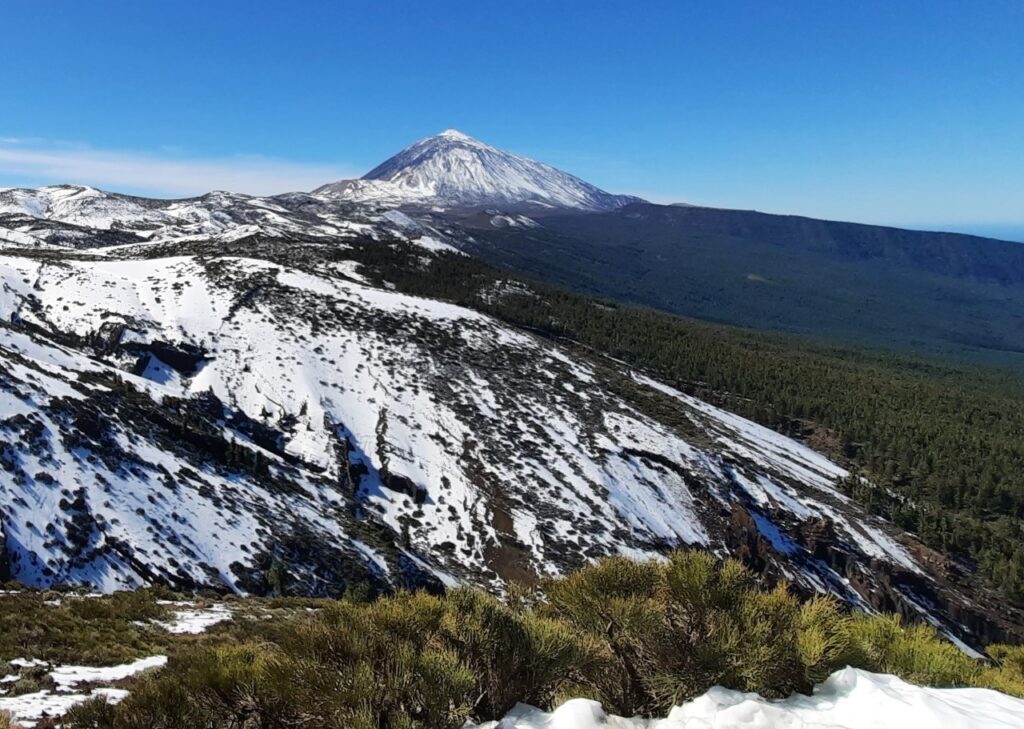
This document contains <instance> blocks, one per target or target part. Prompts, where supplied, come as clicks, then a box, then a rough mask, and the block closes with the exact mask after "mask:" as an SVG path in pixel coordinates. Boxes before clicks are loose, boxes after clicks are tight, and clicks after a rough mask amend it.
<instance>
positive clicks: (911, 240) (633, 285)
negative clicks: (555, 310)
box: [463, 205, 1024, 366]
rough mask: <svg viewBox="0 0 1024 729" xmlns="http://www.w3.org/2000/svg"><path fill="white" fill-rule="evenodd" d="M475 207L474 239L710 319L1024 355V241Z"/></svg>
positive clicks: (486, 249)
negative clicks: (516, 219)
mask: <svg viewBox="0 0 1024 729" xmlns="http://www.w3.org/2000/svg"><path fill="white" fill-rule="evenodd" d="M531 217H532V220H533V222H534V225H532V226H530V227H527V226H522V225H515V226H513V225H506V224H503V223H502V222H501V221H496V220H495V216H492V215H475V216H467V217H464V218H463V224H464V225H465V226H466V228H467V236H468V237H467V240H466V242H465V245H464V246H463V247H464V249H465V250H466V251H468V252H470V253H473V254H475V255H478V256H480V257H483V258H484V259H486V260H488V261H490V262H491V263H494V264H498V265H502V266H505V267H509V268H512V269H514V270H517V271H520V272H522V273H525V274H528V275H530V276H536V277H539V278H542V279H545V280H548V281H551V282H553V283H558V284H562V285H566V286H568V287H570V288H574V289H577V290H583V291H586V292H588V293H592V294H597V295H601V296H608V297H612V298H617V299H620V300H624V301H628V302H631V303H638V304H643V305H646V306H652V307H655V308H658V309H662V310H664V311H669V312H672V313H676V314H683V315H688V316H695V317H699V318H702V319H708V320H712V321H718V322H724V323H729V324H737V325H741V326H749V327H755V328H760V329H773V330H781V331H786V332H792V333H797V334H804V335H812V336H817V337H828V338H830V339H832V340H835V341H839V342H844V343H854V342H855V343H859V344H868V345H872V346H883V347H886V348H889V349H895V350H902V351H914V352H919V353H939V354H945V353H955V354H958V355H963V356H969V357H971V358H972V359H974V360H976V361H980V362H989V363H997V364H1001V365H1014V366H1024V359H1022V355H1021V353H1022V352H1024V246H1022V245H1020V244H1016V243H1008V242H1004V241H994V240H987V239H983V238H976V237H972V236H966V235H960V234H952V233H926V232H920V231H908V230H900V229H897V228H886V227H881V226H871V225H858V224H853V223H840V222H832V221H822V220H813V219H809V218H801V217H796V216H781V215H767V214H764V213H757V212H752V211H743V210H720V209H711V208H697V207H677V206H661V205H630V206H626V207H623V208H620V209H617V210H614V211H605V212H600V213H591V214H575V213H569V212H564V211H563V212H556V213H551V214H540V213H534V214H532V216H531Z"/></svg>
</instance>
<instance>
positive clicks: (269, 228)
mask: <svg viewBox="0 0 1024 729" xmlns="http://www.w3.org/2000/svg"><path fill="white" fill-rule="evenodd" d="M376 224H384V225H385V227H386V228H390V229H392V230H395V231H402V232H403V234H404V235H405V237H407V238H408V239H410V240H414V241H415V240H417V239H420V240H421V243H420V244H421V245H423V246H424V247H428V248H429V247H432V246H433V247H437V246H438V245H440V240H441V238H443V236H442V235H441V234H440V233H439V232H438V231H436V230H434V229H433V228H431V227H430V226H429V225H428V224H426V223H424V222H422V221H416V220H413V219H412V218H410V217H408V216H406V215H404V214H402V213H400V212H398V211H384V212H383V214H382V213H381V212H380V211H377V210H374V209H366V208H360V207H358V206H354V205H353V204H351V203H348V202H345V201H341V200H336V199H324V198H318V197H314V196H312V195H309V194H306V193H286V194H283V195H275V196H273V197H252V196H249V195H239V194H235V193H228V192H211V193H208V194H206V195H203V196H201V197H197V198H188V199H183V200H156V199H146V198H137V197H131V196H128V195H120V194H118V193H112V192H105V191H102V190H96V189H94V188H91V187H86V186H82V185H55V186H52V187H41V188H38V189H23V188H13V189H7V190H0V244H6V245H10V246H15V247H20V248H41V249H45V248H57V249H60V248H104V249H110V248H112V247H114V246H118V245H129V246H130V245H136V244H140V243H165V242H168V241H187V240H209V239H211V238H214V239H218V240H223V241H231V240H237V239H239V238H244V237H246V236H250V235H255V234H260V235H272V236H299V235H301V236H303V237H306V238H308V237H320V238H324V239H326V240H332V241H336V240H338V239H339V238H346V237H354V236H358V235H364V234H370V233H372V231H373V230H374V228H375V227H380V225H376ZM444 245H447V244H444Z"/></svg>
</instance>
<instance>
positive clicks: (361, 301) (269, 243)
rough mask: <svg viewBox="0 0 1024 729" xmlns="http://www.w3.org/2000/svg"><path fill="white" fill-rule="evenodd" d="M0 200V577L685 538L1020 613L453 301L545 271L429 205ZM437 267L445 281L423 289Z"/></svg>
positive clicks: (611, 377) (643, 379) (905, 605)
mask: <svg viewBox="0 0 1024 729" xmlns="http://www.w3.org/2000/svg"><path fill="white" fill-rule="evenodd" d="M0 195H2V197H0V206H2V207H0V228H2V229H3V230H5V231H6V233H5V235H6V240H7V241H13V242H9V243H8V244H6V250H5V251H4V252H3V254H2V257H0V322H2V323H0V401H2V406H0V413H2V416H0V431H2V434H3V435H2V439H0V441H2V443H3V445H2V446H0V466H2V469H0V523H2V530H0V541H2V542H3V549H2V550H0V553H2V555H3V559H0V575H2V576H9V577H13V578H15V579H18V580H20V581H22V582H25V583H26V584H29V585H35V586H40V587H43V586H48V585H52V584H57V583H67V582H70V583H85V584H89V585H92V586H94V587H95V588H97V589H101V590H112V589H117V588H123V587H132V586H137V585H141V584H148V583H167V584H171V585H174V586H176V587H179V588H188V589H191V588H198V587H213V588H216V589H227V590H237V591H245V592H251V593H266V592H268V591H269V590H270V589H271V588H270V583H269V582H268V580H269V579H270V574H271V572H272V571H273V570H277V571H278V573H279V574H280V572H281V571H282V570H283V572H284V573H285V574H287V575H288V584H289V589H290V590H291V591H293V592H296V593H308V594H337V593H339V592H341V591H343V590H344V589H346V587H348V586H351V585H353V584H358V583H367V584H370V585H373V586H375V588H376V589H387V588H393V587H397V586H411V585H434V586H440V585H443V584H452V583H455V582H468V583H471V584H477V585H481V586H484V587H487V588H490V589H495V590H498V589H501V588H502V586H503V585H504V584H506V583H507V582H508V581H513V580H526V581H531V580H535V579H537V578H538V577H539V576H543V575H550V574H560V573H564V572H566V571H567V570H570V569H573V568H575V567H578V566H580V565H582V564H584V563H585V562H587V561H588V560H591V559H593V558H595V557H598V556H601V555H609V554H626V555H633V556H650V557H653V556H659V555H662V554H664V553H665V552H666V551H667V550H670V549H673V548H677V547H683V546H693V547H701V548H705V549H709V550H711V551H713V552H714V553H716V554H719V555H726V554H733V555H737V556H740V557H742V558H743V559H744V560H745V561H747V562H748V563H749V564H752V565H753V566H756V567H757V569H758V570H759V571H760V572H761V573H762V574H763V575H764V576H765V579H769V580H773V579H782V578H785V579H787V580H790V581H792V582H793V584H794V585H795V586H796V588H797V589H799V590H801V591H804V592H805V593H814V592H819V591H824V592H830V593H833V594H835V595H838V596H839V597H841V598H842V599H843V600H845V601H847V602H849V603H850V604H854V605H860V606H863V607H865V608H867V609H874V608H884V609H895V610H899V611H901V612H903V613H904V614H906V615H907V616H909V617H912V618H914V619H918V620H924V621H927V622H930V623H933V624H935V625H938V626H939V627H940V628H941V629H942V630H943V631H944V632H945V633H946V634H948V635H950V636H951V637H954V638H957V639H964V640H966V641H968V642H970V643H980V642H982V641H983V640H986V639H988V638H991V637H1002V636H1005V635H1009V634H1013V632H1014V631H1016V630H1019V629H1020V627H1019V626H1021V625H1024V616H1020V615H1017V614H1016V613H1015V612H1014V610H1015V609H1014V608H1012V607H1010V606H1006V605H1003V604H1001V603H1000V601H999V600H998V598H996V597H994V596H993V595H991V594H989V593H988V592H987V591H986V590H985V589H984V588H983V587H981V586H980V585H978V584H976V583H975V582H974V580H973V578H971V577H970V575H969V574H968V573H967V572H966V571H964V570H960V569H952V570H951V569H950V568H949V567H948V565H947V563H945V562H944V561H942V560H941V559H938V558H937V556H936V555H934V553H932V552H931V551H930V550H928V549H927V548H925V547H924V546H923V545H921V544H920V543H919V542H918V541H917V540H916V539H915V538H914V537H913V536H911V535H909V534H905V533H902V532H900V531H899V530H898V529H896V528H894V527H893V526H892V525H891V524H888V523H886V522H885V521H883V520H881V519H879V518H877V517H874V516H871V515H869V514H867V513H866V512H865V511H864V510H863V509H861V508H860V507H859V506H858V505H857V504H856V503H854V502H853V501H852V500H851V499H850V498H849V497H848V496H846V495H844V494H843V493H842V492H840V491H839V490H837V488H836V482H837V481H839V480H841V479H844V478H848V477H849V474H848V473H847V471H846V470H845V469H844V468H843V467H842V466H841V465H839V464H837V463H834V462H832V461H830V460H828V459H827V458H825V457H823V456H822V455H820V454H818V453H816V452H814V451H812V450H810V449H809V448H808V447H806V446H805V445H802V444H800V443H798V442H796V441H794V440H791V439H789V438H786V437H783V436H781V435H780V434H778V433H776V432H773V431H771V430H768V429H765V428H763V427H760V426H757V425H755V424H753V423H751V422H749V421H747V420H744V419H743V418H740V417H737V416H735V415H733V414H731V413H729V412H726V411H724V410H721V409H719V408H717V407H715V406H713V405H711V404H709V403H707V402H705V401H702V400H700V399H698V398H696V397H694V396H692V395H688V394H684V393H683V392H681V391H679V390H677V389H676V388H674V387H672V386H670V385H669V384H666V383H664V382H661V381H659V380H658V379H656V378H654V377H652V376H651V375H649V374H648V373H645V372H642V371H639V370H636V369H633V368H630V367H628V366H626V365H624V364H623V363H621V362H619V361H617V360H614V359H610V358H607V357H605V356H603V355H601V354H600V353H599V352H591V351H587V350H585V349H582V348H579V347H574V346H572V345H571V343H559V342H557V341H555V340H552V339H549V338H546V337H541V336H538V335H537V334H535V333H532V332H530V331H529V330H526V329H521V328H517V327H515V326H513V325H511V324H509V323H507V322H505V321H502V320H499V319H496V318H493V317H492V316H489V315H487V314H484V313H481V312H482V310H485V309H487V308H488V307H489V306H492V305H493V304H494V302H497V301H512V300H514V301H521V302H524V303H529V302H535V304H536V305H540V306H545V305H546V304H545V303H544V302H545V300H544V298H543V297H544V296H545V295H544V294H543V293H542V292H540V291H537V290H534V289H532V288H531V287H530V286H529V285H528V284H525V283H523V282H519V281H516V280H512V279H509V278H507V277H506V276H504V275H502V274H500V273H498V272H497V271H494V270H493V269H488V268H486V267H482V266H481V265H480V264H474V263H473V262H472V260H471V259H469V258H467V257H466V256H464V255H459V254H457V247H458V246H465V244H466V235H465V233H464V232H461V229H459V228H458V226H456V225H455V224H454V223H452V222H450V221H449V222H448V223H446V222H445V221H444V220H442V219H437V218H436V217H434V216H433V215H424V216H419V217H418V218H416V217H411V216H410V215H407V214H405V213H401V212H397V211H394V210H391V211H387V210H385V211H381V210H380V209H379V208H378V206H377V205H375V204H374V205H358V204H354V203H352V202H351V201H345V200H339V199H337V198H336V197H335V196H333V195H330V194H316V195H307V194H290V195H280V196H272V197H267V198H254V197H249V196H244V195H232V194H227V193H211V194H210V195H206V196H203V197H200V198H195V199H191V200H180V201H160V200H145V199H141V198H133V197H130V196H122V195H116V194H112V193H105V192H102V191H98V190H94V189H92V188H85V187H76V186H61V187H55V188H43V189H40V190H34V191H32V190H13V191H12V190H8V191H5V192H3V193H0ZM508 219H509V220H512V221H513V222H515V221H516V220H517V218H515V217H513V216H508ZM522 220H527V219H525V218H522ZM467 266H468V267H469V269H466V267H467ZM474 266H475V267H474ZM465 270H469V271H472V273H470V274H468V275H469V279H468V280H469V281H471V282H474V283H472V284H471V285H472V287H473V290H474V293H473V296H472V298H471V300H469V301H466V302H464V305H455V304H453V303H449V302H446V301H444V299H445V298H446V294H445V291H446V288H445V287H446V285H447V284H446V282H452V281H459V285H460V286H466V285H467V283H466V282H467V274H466V273H465ZM531 305H533V304H531ZM1015 626H1017V627H1015Z"/></svg>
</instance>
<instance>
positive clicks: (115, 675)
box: [0, 656, 167, 729]
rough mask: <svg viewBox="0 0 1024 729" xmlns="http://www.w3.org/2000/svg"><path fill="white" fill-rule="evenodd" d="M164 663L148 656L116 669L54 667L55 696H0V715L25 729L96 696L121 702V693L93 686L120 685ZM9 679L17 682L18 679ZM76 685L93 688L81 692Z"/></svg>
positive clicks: (24, 663)
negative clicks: (118, 682) (5, 715)
mask: <svg viewBox="0 0 1024 729" xmlns="http://www.w3.org/2000/svg"><path fill="white" fill-rule="evenodd" d="M10 663H11V664H12V665H15V666H17V667H19V668H33V667H36V666H48V665H49V664H47V663H46V662H45V661H35V660H32V661H29V660H24V659H16V660H14V661H10ZM166 663H167V656H150V657H149V658H141V659H139V660H137V661H134V662H132V663H125V664H123V665H120V666H104V667H94V666H57V667H56V668H54V669H53V670H51V671H50V678H52V679H53V682H54V683H55V684H57V690H56V692H53V691H37V692H35V693H31V694H22V695H20V696H0V711H8V712H10V714H11V716H12V717H13V718H14V719H15V721H17V722H18V723H19V724H20V725H21V726H24V727H26V729H28V728H29V727H33V726H35V723H36V722H37V721H39V720H40V719H43V718H45V717H50V718H54V717H61V716H64V714H66V713H67V712H68V710H69V709H71V707H72V706H74V705H76V704H80V703H82V702H83V701H87V700H88V699H91V698H94V697H97V696H105V697H106V699H107V701H109V702H111V703H117V702H118V701H122V700H123V699H124V698H125V697H126V696H128V692H127V691H125V690H124V689H121V688H115V687H112V686H96V684H110V683H115V682H117V681H123V680H124V679H126V678H131V677H132V676H136V675H138V674H140V673H142V672H143V671H147V670H149V669H151V668H161V667H162V666H164V665H165V664H166ZM10 678H12V677H11V676H7V677H5V678H4V679H3V680H4V682H8V679H10ZM13 678H14V679H15V680H17V678H18V677H17V676H13ZM79 684H85V685H86V686H93V687H94V688H92V689H91V690H81V689H79ZM0 693H3V692H0Z"/></svg>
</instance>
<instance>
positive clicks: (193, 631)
mask: <svg viewBox="0 0 1024 729" xmlns="http://www.w3.org/2000/svg"><path fill="white" fill-rule="evenodd" d="M160 604H161V605H178V606H185V605H189V603H174V602H165V601H161V603H160ZM226 620H231V608H229V607H227V606H226V605H212V606H210V607H206V608H195V607H189V608H186V609H185V610H175V611H174V619H173V620H170V621H167V622H161V621H156V624H157V625H159V626H160V627H161V628H163V629H164V630H166V631H167V632H168V633H171V634H173V635H199V634H200V633H205V632H206V631H207V630H208V629H209V628H211V627H212V626H214V625H216V624H217V623H223V622H224V621H226Z"/></svg>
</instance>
